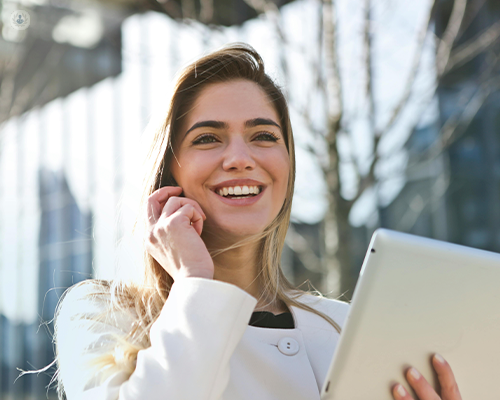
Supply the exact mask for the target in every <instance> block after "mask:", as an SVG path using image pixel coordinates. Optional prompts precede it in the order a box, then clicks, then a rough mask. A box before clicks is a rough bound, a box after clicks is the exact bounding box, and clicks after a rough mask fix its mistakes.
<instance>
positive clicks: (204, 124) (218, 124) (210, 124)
mask: <svg viewBox="0 0 500 400" xmlns="http://www.w3.org/2000/svg"><path fill="white" fill-rule="evenodd" d="M228 127H229V125H228V124H227V123H226V122H222V121H200V122H197V123H196V124H194V125H193V126H192V127H191V128H189V129H188V130H187V132H186V134H185V135H184V136H187V134H188V133H189V132H191V131H192V130H194V129H196V128H215V129H227V128H228Z"/></svg>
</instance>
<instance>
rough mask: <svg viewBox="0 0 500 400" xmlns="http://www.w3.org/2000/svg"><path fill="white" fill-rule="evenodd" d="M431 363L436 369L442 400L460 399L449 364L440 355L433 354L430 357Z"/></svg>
mask: <svg viewBox="0 0 500 400" xmlns="http://www.w3.org/2000/svg"><path fill="white" fill-rule="evenodd" d="M432 365H433V366H434V369H435V370H436V373H437V376H438V380H439V385H440V386H441V398H442V399H443V400H462V396H461V395H460V391H459V390H458V385H457V381H456V380H455V375H454V374H453V371H452V369H451V367H450V364H448V363H447V362H446V360H445V359H444V358H443V357H442V356H441V355H439V354H434V356H433V357H432Z"/></svg>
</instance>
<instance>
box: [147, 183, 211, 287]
mask: <svg viewBox="0 0 500 400" xmlns="http://www.w3.org/2000/svg"><path fill="white" fill-rule="evenodd" d="M181 193H182V188H181V187H178V186H166V187H162V188H160V189H158V190H156V191H155V192H154V193H153V194H151V195H150V196H149V198H148V201H147V217H148V223H147V234H146V238H145V240H146V249H147V251H148V253H149V254H151V256H153V257H154V259H155V260H156V261H158V263H159V264H160V265H161V266H162V267H163V268H164V269H165V271H167V272H168V274H169V275H170V276H171V277H172V278H173V279H174V281H175V280H176V279H178V278H182V277H200V278H208V279H213V276H214V263H213V261H212V257H210V254H209V252H208V250H207V247H206V246H205V243H204V242H203V240H202V239H201V237H200V235H201V231H202V229H203V221H204V220H205V219H206V218H207V217H206V216H205V213H204V212H203V210H202V209H201V207H200V205H199V204H198V203H197V202H196V201H195V200H192V199H188V198H186V197H178V196H179V195H180V194H181Z"/></svg>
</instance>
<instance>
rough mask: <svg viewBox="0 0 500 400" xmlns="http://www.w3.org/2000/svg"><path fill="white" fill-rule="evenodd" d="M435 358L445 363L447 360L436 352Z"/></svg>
mask: <svg viewBox="0 0 500 400" xmlns="http://www.w3.org/2000/svg"><path fill="white" fill-rule="evenodd" d="M434 358H435V359H436V360H437V361H438V362H439V363H441V364H445V363H446V361H445V360H444V358H443V356H442V355H441V354H438V353H436V354H434Z"/></svg>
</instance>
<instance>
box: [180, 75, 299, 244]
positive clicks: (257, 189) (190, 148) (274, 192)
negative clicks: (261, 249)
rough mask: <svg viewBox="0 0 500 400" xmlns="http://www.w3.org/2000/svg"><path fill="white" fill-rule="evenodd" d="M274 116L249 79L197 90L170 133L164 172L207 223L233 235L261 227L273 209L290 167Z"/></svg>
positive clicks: (282, 194) (283, 192) (276, 207)
mask: <svg viewBox="0 0 500 400" xmlns="http://www.w3.org/2000/svg"><path fill="white" fill-rule="evenodd" d="M279 121H280V120H279V117H278V114H277V112H276V110H275V109H274V106H273V103H272V102H270V100H269V98H268V96H267V95H266V93H265V92H264V91H263V90H262V89H261V88H260V87H259V86H258V85H257V84H255V83H253V82H250V81H246V80H234V81H230V82H224V83H215V84H212V85H209V86H207V87H206V88H205V89H203V90H202V91H201V93H200V94H199V96H198V97H197V99H196V101H195V102H194V105H193V107H192V108H191V109H190V111H189V112H188V113H187V115H186V116H185V120H184V121H183V123H182V129H181V132H179V133H178V135H179V137H182V139H181V140H180V143H179V144H178V145H177V146H176V153H175V154H176V158H177V162H176V161H174V162H173V164H172V174H173V176H174V178H175V180H176V181H177V182H178V184H179V185H180V186H181V187H182V188H183V191H184V195H185V196H186V197H188V198H191V199H193V200H196V201H197V202H198V203H199V205H200V206H201V208H202V209H203V211H204V212H205V214H206V215H207V220H206V221H205V226H206V227H207V228H217V229H218V230H219V232H220V231H222V232H225V233H226V234H231V235H232V237H235V238H236V237H240V238H241V237H243V236H247V235H251V234H256V233H259V232H262V231H263V229H265V227H266V226H267V225H269V224H270V223H271V222H272V221H273V219H274V218H275V217H276V216H277V215H278V213H279V211H280V210H281V207H282V206H283V202H284V200H285V197H286V191H287V187H288V177H289V169H290V161H289V156H288V151H287V148H286V144H285V140H284V136H283V133H282V131H281V127H280V125H279ZM204 230H205V229H204Z"/></svg>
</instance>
